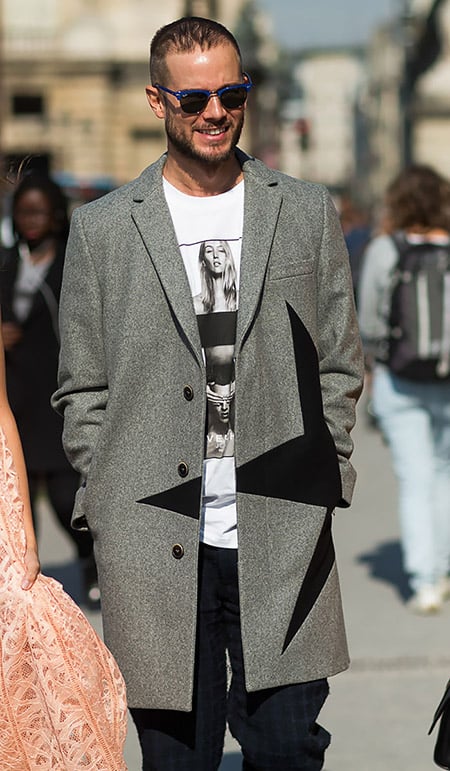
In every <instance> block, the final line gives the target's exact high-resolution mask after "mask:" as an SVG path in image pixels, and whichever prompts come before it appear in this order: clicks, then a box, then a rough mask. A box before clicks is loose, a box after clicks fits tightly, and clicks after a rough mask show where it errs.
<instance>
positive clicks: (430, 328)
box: [387, 233, 450, 382]
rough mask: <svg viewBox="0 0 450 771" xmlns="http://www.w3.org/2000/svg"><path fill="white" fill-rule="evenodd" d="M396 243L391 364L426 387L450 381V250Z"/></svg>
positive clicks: (402, 239) (398, 237)
mask: <svg viewBox="0 0 450 771" xmlns="http://www.w3.org/2000/svg"><path fill="white" fill-rule="evenodd" d="M392 240H393V241H394V244H395V246H396V249H397V252H398V260H397V263H396V265H395V267H394V269H393V273H392V282H391V295H390V298H391V299H390V309H389V317H388V326H389V338H388V346H387V364H388V367H389V369H390V370H391V371H392V372H394V373H395V374H397V375H399V376H401V377H405V378H407V379H409V380H416V381H422V382H427V381H429V382H432V381H440V380H445V379H448V378H450V246H448V245H440V244H432V243H417V244H414V243H410V242H409V241H408V240H407V239H406V238H405V236H404V235H403V234H401V233H396V234H395V235H393V236H392Z"/></svg>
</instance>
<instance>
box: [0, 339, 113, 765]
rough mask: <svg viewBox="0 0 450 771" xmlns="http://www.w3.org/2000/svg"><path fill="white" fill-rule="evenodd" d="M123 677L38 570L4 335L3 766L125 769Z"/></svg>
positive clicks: (0, 420) (0, 419) (0, 489)
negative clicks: (9, 398)
mask: <svg viewBox="0 0 450 771" xmlns="http://www.w3.org/2000/svg"><path fill="white" fill-rule="evenodd" d="M126 719H127V718H126V697H125V686H124V683H123V680H122V676H121V674H120V672H119V669H118V667H117V664H116V663H115V661H114V659H113V657H112V656H111V654H110V652H109V651H108V650H107V648H106V647H105V645H104V644H103V642H102V641H101V640H100V638H99V637H98V635H97V634H96V632H95V631H94V629H93V628H92V627H91V626H90V625H89V623H88V621H87V619H86V618H85V617H84V616H83V614H82V613H81V611H80V610H79V608H78V607H77V606H76V605H75V603H74V602H73V601H72V600H71V599H70V597H68V595H67V594H65V593H64V591H63V589H62V586H61V585H60V584H59V583H57V582H56V581H55V580H54V579H51V578H47V577H45V576H43V575H42V574H41V573H40V572H39V558H38V551H37V544H36V538H35V534H34V530H33V524H32V517H31V507H30V502H29V497H28V490H27V476H26V471H25V464H24V460H23V454H22V449H21V445H20V440H19V436H18V432H17V428H16V424H15V421H14V418H13V415H12V413H11V410H10V408H9V405H8V401H7V397H6V387H5V373H4V357H3V346H2V344H1V341H0V768H1V769H9V771H37V770H39V771H50V769H51V770H52V771H126V765H125V763H124V760H123V754H122V751H123V745H124V742H125V736H126Z"/></svg>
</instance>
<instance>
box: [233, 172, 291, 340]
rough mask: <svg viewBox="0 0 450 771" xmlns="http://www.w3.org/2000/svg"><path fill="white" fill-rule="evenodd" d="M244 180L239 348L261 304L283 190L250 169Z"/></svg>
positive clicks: (238, 324)
mask: <svg viewBox="0 0 450 771" xmlns="http://www.w3.org/2000/svg"><path fill="white" fill-rule="evenodd" d="M244 168H245V167H244ZM245 183H246V187H245V203H244V233H243V240H242V256H241V275H240V288H239V310H238V321H237V333H236V352H239V350H240V348H241V345H242V343H243V340H244V337H245V335H246V333H247V330H248V328H249V327H250V325H251V323H252V320H253V318H254V316H255V313H256V310H257V307H258V302H259V298H260V296H261V292H262V289H263V285H264V280H265V276H266V271H267V263H268V260H269V257H270V252H271V247H272V241H273V237H274V234H275V228H276V223H277V220H278V214H279V211H280V206H281V200H282V195H281V191H280V190H279V187H278V185H277V184H276V183H273V180H272V181H270V180H269V181H267V180H266V179H265V180H263V181H261V180H260V179H258V178H256V179H255V178H254V175H253V173H249V174H248V175H247V176H246V177H245Z"/></svg>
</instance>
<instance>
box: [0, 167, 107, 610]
mask: <svg viewBox="0 0 450 771" xmlns="http://www.w3.org/2000/svg"><path fill="white" fill-rule="evenodd" d="M12 220H13V228H14V234H15V243H14V245H13V246H12V247H11V248H9V249H4V250H3V252H2V255H1V260H0V302H1V307H2V314H3V323H2V327H1V330H2V337H3V340H4V346H5V351H6V379H7V389H8V398H9V401H10V404H11V407H12V410H13V413H14V415H15V418H16V421H17V425H18V428H19V433H20V437H21V441H22V445H23V450H24V454H25V462H26V466H27V471H28V484H29V490H30V497H31V502H32V507H33V516H34V519H35V520H36V501H37V498H38V495H39V493H40V492H45V493H46V494H47V496H48V499H49V501H50V503H51V506H52V507H53V509H54V511H55V513H56V516H57V518H58V520H59V522H60V524H61V525H62V527H63V528H64V530H65V531H66V532H67V533H68V535H69V536H70V538H71V541H72V543H73V544H74V546H75V548H76V552H77V556H78V558H79V560H80V565H81V571H82V587H83V597H82V601H83V602H85V603H87V604H88V605H90V606H91V607H97V606H98V601H99V590H98V582H97V576H96V569H95V562H94V558H93V548H92V538H91V536H90V534H89V533H80V532H78V531H75V530H73V529H72V527H71V525H70V520H71V515H72V509H73V503H74V497H75V493H76V490H77V488H78V485H79V476H78V474H77V473H76V472H75V471H74V470H73V468H72V467H71V465H70V464H69V463H68V461H67V459H66V456H65V453H64V450H63V446H62V425H63V424H62V420H61V419H60V417H59V416H58V415H56V414H55V412H54V411H53V410H52V408H51V405H50V397H51V394H52V393H53V391H54V390H55V387H56V380H57V368H58V355H59V330H58V304H59V295H60V291H61V281H62V273H63V264H64V252H65V247H66V241H67V234H68V229H69V221H68V215H67V203H66V200H65V197H64V195H63V192H62V190H61V188H60V187H59V186H58V185H57V184H56V183H55V182H54V181H53V180H51V179H50V178H49V177H47V176H42V175H40V174H38V173H37V172H30V173H29V174H26V175H25V176H24V177H23V178H22V180H21V181H20V182H19V183H18V185H17V187H16V189H15V191H14V195H13V201H12Z"/></svg>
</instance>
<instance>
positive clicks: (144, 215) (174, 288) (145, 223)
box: [132, 182, 203, 366]
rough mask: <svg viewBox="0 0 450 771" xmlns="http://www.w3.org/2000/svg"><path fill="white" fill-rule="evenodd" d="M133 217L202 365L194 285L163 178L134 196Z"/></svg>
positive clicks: (174, 309)
mask: <svg viewBox="0 0 450 771" xmlns="http://www.w3.org/2000/svg"><path fill="white" fill-rule="evenodd" d="M132 218H133V220H134V223H135V225H136V227H137V229H138V230H139V233H140V235H141V238H142V240H143V242H144V245H145V247H146V249H147V252H148V255H149V258H150V260H151V261H152V262H153V265H154V267H155V270H156V272H157V274H158V276H159V280H160V281H161V285H162V288H163V291H164V293H165V295H166V297H167V300H168V302H169V304H170V306H171V308H172V311H173V313H174V315H175V317H176V318H177V320H178V323H179V326H180V329H181V330H182V333H183V336H184V337H185V339H186V340H187V342H188V344H189V346H190V348H191V350H192V352H193V353H194V355H195V357H196V359H197V361H198V363H199V364H200V366H203V358H202V349H201V343H200V334H199V331H198V325H197V318H196V316H195V311H194V305H193V302H192V295H191V288H190V286H189V280H188V277H187V274H186V270H185V267H184V263H183V258H182V256H181V252H180V249H179V247H178V243H177V239H176V234H175V230H174V227H173V223H172V218H171V216H170V212H169V209H168V206H167V203H166V199H165V196H164V192H163V188H162V182H160V187H159V188H158V189H157V191H156V192H154V193H151V194H150V195H145V194H144V195H143V196H141V197H140V198H138V197H137V196H136V197H135V199H134V203H133V208H132Z"/></svg>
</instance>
